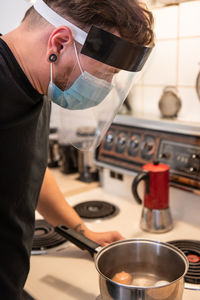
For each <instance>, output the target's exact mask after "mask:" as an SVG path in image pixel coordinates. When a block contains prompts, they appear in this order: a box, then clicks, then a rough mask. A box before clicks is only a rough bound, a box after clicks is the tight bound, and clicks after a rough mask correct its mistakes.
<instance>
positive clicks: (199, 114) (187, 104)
mask: <svg viewBox="0 0 200 300" xmlns="http://www.w3.org/2000/svg"><path fill="white" fill-rule="evenodd" d="M179 95H180V98H181V102H182V108H181V110H180V113H179V115H178V119H179V120H184V121H190V122H200V101H199V100H198V97H197V94H196V91H195V89H194V88H179Z"/></svg>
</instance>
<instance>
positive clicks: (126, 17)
mask: <svg viewBox="0 0 200 300" xmlns="http://www.w3.org/2000/svg"><path fill="white" fill-rule="evenodd" d="M43 1H44V2H45V3H46V4H47V5H48V7H50V8H52V9H53V10H54V11H55V12H57V13H58V14H59V15H60V16H62V17H63V18H65V19H67V20H68V21H70V22H71V23H73V24H75V25H77V26H78V27H79V28H81V29H83V30H84V31H86V32H88V31H89V29H90V28H91V26H92V25H95V26H97V27H99V28H102V29H105V30H107V31H109V32H111V33H114V34H115V35H117V36H120V37H122V38H123V39H125V40H127V41H130V42H132V43H133V44H135V45H137V46H147V45H152V44H153V39H154V35H153V30H152V25H153V18H152V14H151V12H149V11H148V10H147V9H146V7H145V5H144V3H139V2H138V1H135V0H123V1H122V0H84V1H83V0H43ZM22 24H23V25H24V26H25V28H27V29H28V30H29V31H30V32H34V31H38V32H39V31H41V32H46V33H47V35H46V36H45V38H44V39H43V41H45V42H46V41H47V44H46V57H45V61H46V63H49V56H50V55H51V54H52V53H54V54H55V55H56V56H57V61H56V63H54V64H53V69H54V70H53V77H54V82H55V83H56V85H57V86H58V87H59V88H61V89H65V88H66V84H67V83H68V84H69V81H73V78H72V76H71V77H70V74H72V71H73V74H76V73H77V76H78V75H80V70H79V67H78V65H77V59H76V56H75V53H74V45H73V42H74V38H73V35H72V32H71V30H70V29H69V28H68V27H67V26H59V27H57V28H55V27H53V26H52V25H51V24H49V23H48V22H47V21H46V20H45V19H44V18H43V17H42V16H41V15H40V14H38V12H37V11H36V10H35V9H34V7H31V8H30V9H29V10H28V11H27V12H26V14H25V17H24V19H23V22H22ZM41 42H42V40H41ZM42 46H44V44H43V45H42ZM76 46H77V48H78V50H80V48H81V45H79V44H78V43H76ZM84 61H86V58H84ZM73 74H72V75H73ZM69 77H70V79H69ZM75 77H76V76H75Z"/></svg>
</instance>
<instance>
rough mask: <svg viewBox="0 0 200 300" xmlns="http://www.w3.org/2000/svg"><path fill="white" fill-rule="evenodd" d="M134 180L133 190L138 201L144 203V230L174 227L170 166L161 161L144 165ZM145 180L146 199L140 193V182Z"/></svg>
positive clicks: (142, 221)
mask: <svg viewBox="0 0 200 300" xmlns="http://www.w3.org/2000/svg"><path fill="white" fill-rule="evenodd" d="M142 169H143V171H142V172H140V173H139V174H138V175H137V176H136V177H135V178H134V181H133V184H132V191H133V195H134V197H135V199H136V201H137V202H138V203H140V204H141V203H143V210H142V217H141V223H140V226H141V228H142V229H143V230H145V231H149V232H153V233H162V232H167V231H169V230H171V229H172V228H173V222H172V217H171V212H170V208H169V166H168V165H165V164H161V163H159V162H154V163H149V164H147V165H144V166H143V167H142ZM141 181H145V189H144V201H142V200H141V198H140V197H139V195H138V184H139V183H140V182H141Z"/></svg>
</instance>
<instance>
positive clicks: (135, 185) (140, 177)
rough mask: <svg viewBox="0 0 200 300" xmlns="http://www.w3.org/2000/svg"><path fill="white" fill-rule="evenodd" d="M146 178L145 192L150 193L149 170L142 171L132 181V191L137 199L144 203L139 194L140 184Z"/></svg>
mask: <svg viewBox="0 0 200 300" xmlns="http://www.w3.org/2000/svg"><path fill="white" fill-rule="evenodd" d="M142 180H144V181H145V193H146V194H149V173H148V172H140V173H139V174H138V175H137V176H135V178H134V180H133V183H132V193H133V196H134V198H135V200H136V201H137V202H138V203H139V204H142V199H141V198H140V196H139V195H138V184H139V183H140V182H141V181H142Z"/></svg>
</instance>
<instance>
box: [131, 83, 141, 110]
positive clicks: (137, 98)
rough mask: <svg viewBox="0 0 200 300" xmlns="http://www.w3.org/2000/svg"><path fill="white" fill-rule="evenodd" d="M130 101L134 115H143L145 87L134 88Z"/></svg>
mask: <svg viewBox="0 0 200 300" xmlns="http://www.w3.org/2000/svg"><path fill="white" fill-rule="evenodd" d="M129 101H130V105H131V107H132V110H133V113H135V112H137V113H143V111H144V103H143V87H142V86H137V85H135V86H133V88H132V90H131V91H130V93H129Z"/></svg>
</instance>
